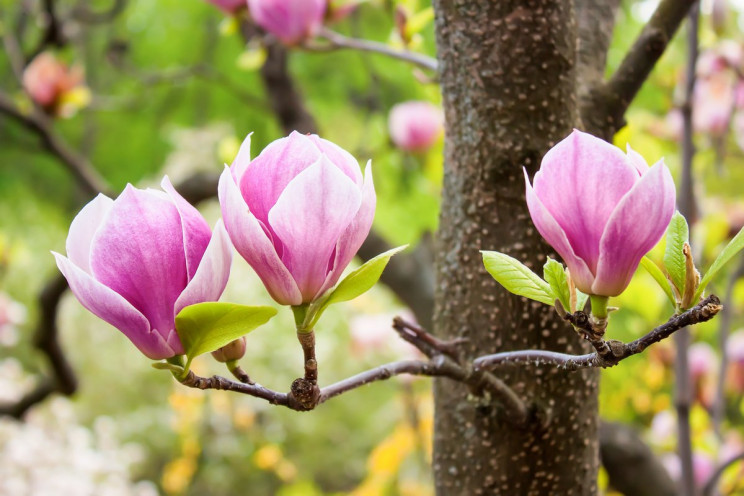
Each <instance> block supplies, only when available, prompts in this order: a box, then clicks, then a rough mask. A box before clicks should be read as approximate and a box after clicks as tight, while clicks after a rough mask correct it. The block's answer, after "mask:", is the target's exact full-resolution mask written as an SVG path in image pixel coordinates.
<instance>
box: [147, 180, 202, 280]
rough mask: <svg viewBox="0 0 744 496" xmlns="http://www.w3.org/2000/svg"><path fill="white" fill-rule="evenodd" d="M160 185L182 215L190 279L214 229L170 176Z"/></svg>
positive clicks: (182, 228)
mask: <svg viewBox="0 0 744 496" xmlns="http://www.w3.org/2000/svg"><path fill="white" fill-rule="evenodd" d="M160 186H161V187H162V188H163V190H165V192H166V193H167V194H168V197H169V198H170V200H171V201H172V202H173V205H175V207H176V209H177V210H178V215H179V216H180V217H181V231H182V236H183V251H184V253H185V254H186V273H187V276H188V280H189V281H190V280H191V279H192V278H193V277H194V273H195V272H196V268H197V267H199V262H200V261H201V259H202V256H203V255H204V250H206V249H207V245H208V244H209V238H211V236H212V231H210V230H209V224H207V221H206V220H204V217H202V215H201V214H200V213H199V211H198V210H197V209H196V208H194V207H193V206H192V205H191V204H190V203H189V202H187V201H186V200H184V198H183V197H182V196H181V195H180V194H179V193H178V191H176V189H175V188H174V187H173V185H172V184H171V182H170V179H168V176H165V177H164V178H163V180H162V181H161V182H160Z"/></svg>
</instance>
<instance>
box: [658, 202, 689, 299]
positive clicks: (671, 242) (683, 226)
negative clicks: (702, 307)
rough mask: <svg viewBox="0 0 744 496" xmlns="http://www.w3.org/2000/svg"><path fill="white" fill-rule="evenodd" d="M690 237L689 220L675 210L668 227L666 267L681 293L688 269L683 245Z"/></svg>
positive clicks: (665, 252) (665, 253)
mask: <svg viewBox="0 0 744 496" xmlns="http://www.w3.org/2000/svg"><path fill="white" fill-rule="evenodd" d="M689 237H690V233H689V229H688V228H687V221H686V220H685V218H684V217H683V216H682V214H681V213H679V212H675V213H674V215H673V216H672V220H671V222H669V227H667V232H666V250H665V251H664V267H665V268H666V271H667V274H669V278H670V279H671V280H672V283H673V284H674V285H675V286H676V287H677V290H678V292H679V294H683V293H684V291H685V274H686V269H685V255H684V253H682V247H683V246H684V244H685V243H686V242H687V241H688V240H689ZM651 275H653V274H651Z"/></svg>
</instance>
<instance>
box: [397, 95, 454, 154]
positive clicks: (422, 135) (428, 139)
mask: <svg viewBox="0 0 744 496" xmlns="http://www.w3.org/2000/svg"><path fill="white" fill-rule="evenodd" d="M388 127H389V129H390V138H391V139H392V140H393V143H395V146H397V147H398V148H400V149H402V150H406V151H416V152H418V151H425V150H427V149H428V148H430V147H431V146H432V145H433V144H434V143H436V142H437V140H438V139H439V138H440V137H441V136H442V133H443V132H444V120H443V116H442V110H441V109H440V108H439V107H437V106H435V105H432V104H431V103H429V102H417V101H413V102H404V103H399V104H397V105H395V106H394V107H393V108H392V110H390V116H389V117H388Z"/></svg>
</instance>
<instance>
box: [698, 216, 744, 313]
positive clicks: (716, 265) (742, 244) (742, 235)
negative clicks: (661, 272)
mask: <svg viewBox="0 0 744 496" xmlns="http://www.w3.org/2000/svg"><path fill="white" fill-rule="evenodd" d="M742 248H744V228H743V229H742V230H740V231H739V232H738V233H737V234H736V236H734V239H732V240H731V241H730V242H729V244H727V245H726V247H725V248H724V249H723V250H722V251H721V254H720V255H718V258H716V260H715V261H714V262H713V264H712V265H711V266H710V268H709V269H708V271H707V272H706V273H705V276H703V279H702V280H701V281H700V286H698V289H697V292H696V293H695V297H694V298H693V300H692V301H697V300H699V299H700V296H701V295H702V294H703V291H704V290H705V287H706V286H707V285H708V284H709V283H710V281H712V280H713V278H714V277H715V276H716V274H718V271H719V270H721V269H722V268H723V266H724V265H726V263H727V262H728V261H729V260H731V259H732V258H733V257H734V255H736V254H737V253H739V252H740V251H741V250H742Z"/></svg>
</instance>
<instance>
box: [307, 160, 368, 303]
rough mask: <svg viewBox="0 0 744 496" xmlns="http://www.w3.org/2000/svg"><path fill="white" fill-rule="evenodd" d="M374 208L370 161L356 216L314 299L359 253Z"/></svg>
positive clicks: (339, 242)
mask: <svg viewBox="0 0 744 496" xmlns="http://www.w3.org/2000/svg"><path fill="white" fill-rule="evenodd" d="M376 206H377V196H376V194H375V185H374V182H373V180H372V164H371V161H369V162H367V167H366V168H365V169H364V184H363V186H362V205H361V206H360V207H359V211H357V213H356V216H355V217H354V219H353V220H352V221H351V224H350V225H349V227H347V228H346V231H344V233H343V234H342V235H341V238H340V239H339V240H338V243H337V244H336V254H335V257H334V260H333V266H332V269H331V271H330V272H329V273H328V276H327V277H326V280H325V282H324V283H323V287H321V288H320V291H318V294H316V295H315V297H316V298H318V297H319V296H320V295H322V294H323V293H325V292H326V291H327V290H328V289H330V288H332V287H333V285H335V284H336V283H337V282H338V279H339V278H340V277H341V274H342V273H343V271H344V269H345V268H346V266H347V265H349V262H351V260H352V259H353V258H354V256H355V255H356V253H357V252H358V251H359V248H360V247H361V246H362V243H364V240H365V239H367V235H369V230H370V229H371V228H372V221H373V220H374V218H375V207H376Z"/></svg>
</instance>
